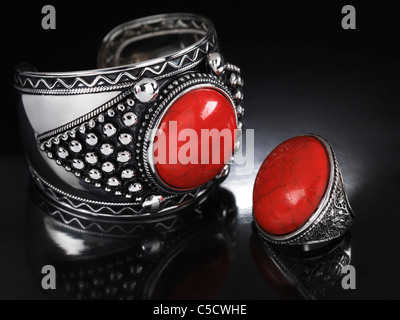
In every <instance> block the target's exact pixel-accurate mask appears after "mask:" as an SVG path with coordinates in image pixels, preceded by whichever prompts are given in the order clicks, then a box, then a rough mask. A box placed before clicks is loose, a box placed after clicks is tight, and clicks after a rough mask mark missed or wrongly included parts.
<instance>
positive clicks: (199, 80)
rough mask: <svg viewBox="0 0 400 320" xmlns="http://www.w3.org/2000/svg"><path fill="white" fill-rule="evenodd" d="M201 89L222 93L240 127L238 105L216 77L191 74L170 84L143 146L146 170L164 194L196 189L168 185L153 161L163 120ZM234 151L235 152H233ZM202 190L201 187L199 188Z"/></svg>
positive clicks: (155, 113) (155, 112) (147, 131)
mask: <svg viewBox="0 0 400 320" xmlns="http://www.w3.org/2000/svg"><path fill="white" fill-rule="evenodd" d="M200 88H210V89H213V90H216V91H217V92H219V93H221V94H222V95H223V96H224V97H225V98H226V99H227V100H228V101H229V102H230V104H231V106H232V108H233V111H234V114H235V120H236V126H237V125H238V118H237V114H236V104H235V102H234V100H233V97H232V94H231V93H230V91H229V89H228V88H227V87H226V86H225V85H224V84H223V83H222V82H221V81H220V80H218V78H216V77H215V76H212V75H209V74H196V73H191V74H188V75H186V76H183V77H181V78H179V79H178V80H176V81H174V82H173V83H172V84H170V85H169V86H168V87H167V88H166V89H165V90H164V91H163V96H162V97H164V98H162V101H161V102H160V103H159V104H158V105H155V106H154V107H155V108H156V110H155V111H154V113H153V116H152V118H151V119H150V121H149V123H150V124H149V127H148V128H147V130H146V133H145V136H144V141H145V143H144V144H143V159H144V161H143V162H144V168H145V170H146V173H147V175H148V176H149V177H151V178H152V182H153V183H154V184H155V185H157V186H159V187H160V188H161V190H163V191H164V192H172V193H181V192H186V191H190V190H195V189H197V188H194V189H177V188H174V187H172V186H169V185H167V184H166V183H165V182H164V181H163V180H162V179H161V178H160V177H159V175H158V174H157V171H156V169H155V167H154V161H153V159H152V158H153V156H152V155H153V153H154V150H153V145H154V143H153V141H154V139H155V136H156V130H157V128H158V127H159V125H160V123H161V121H162V119H163V118H164V116H165V115H166V113H167V112H168V110H169V109H170V108H171V106H172V105H173V104H174V103H175V102H176V101H177V100H178V99H179V98H181V97H182V96H183V95H185V94H186V93H188V92H191V91H193V90H196V89H200ZM232 151H233V150H232ZM199 188H201V187H199Z"/></svg>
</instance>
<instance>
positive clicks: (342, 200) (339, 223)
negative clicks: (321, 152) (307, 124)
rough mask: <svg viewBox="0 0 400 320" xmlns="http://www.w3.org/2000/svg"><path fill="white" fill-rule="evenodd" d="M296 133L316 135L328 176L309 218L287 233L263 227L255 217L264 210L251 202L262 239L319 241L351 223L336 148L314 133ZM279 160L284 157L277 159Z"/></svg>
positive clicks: (334, 235) (300, 242)
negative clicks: (324, 153)
mask: <svg viewBox="0 0 400 320" xmlns="http://www.w3.org/2000/svg"><path fill="white" fill-rule="evenodd" d="M299 137H311V138H312V139H316V140H317V141H319V142H320V143H321V144H322V146H323V147H324V149H325V151H326V153H327V159H328V160H327V161H328V163H329V176H328V181H327V184H326V187H325V191H324V192H323V194H322V196H321V199H320V201H319V203H318V204H317V206H316V209H315V210H314V211H313V212H311V213H309V215H308V218H307V219H306V220H305V221H304V223H302V224H301V225H300V226H299V227H297V228H295V229H291V230H290V231H289V232H286V233H284V232H282V233H280V234H277V233H272V232H268V231H266V230H265V228H263V227H262V226H261V225H260V223H259V222H258V221H257V216H258V218H259V219H260V215H263V214H264V212H261V211H263V209H259V208H255V207H254V206H253V219H254V225H255V226H256V228H257V230H258V231H259V233H260V235H261V236H262V237H263V238H264V239H265V240H267V241H269V242H272V243H277V244H288V245H314V244H322V243H324V242H327V241H330V240H333V239H335V238H338V237H340V236H342V235H343V234H344V233H345V232H346V231H347V230H348V229H349V228H350V226H351V225H352V223H353V220H354V218H355V215H354V212H353V210H352V208H351V206H350V203H349V200H348V198H347V195H346V193H345V189H344V184H343V178H342V173H341V171H340V168H339V165H338V162H337V159H336V156H335V152H334V150H333V147H332V146H331V144H330V143H329V142H328V141H327V140H326V139H324V138H322V137H321V136H318V135H315V134H308V135H303V136H299ZM295 138H298V137H295ZM295 138H292V139H289V140H287V141H285V142H283V143H282V144H281V145H280V146H278V147H277V148H276V149H274V150H273V151H272V152H271V153H270V155H271V154H274V152H275V150H277V149H278V148H280V147H282V148H286V147H285V146H283V145H284V144H285V143H286V142H288V141H290V140H293V139H295ZM290 152H292V151H290ZM291 155H293V156H295V154H293V153H291ZM267 161H268V158H267V159H266V161H265V162H264V164H265V163H266V162H267ZM278 161H283V160H281V159H279V160H278ZM278 165H279V164H278ZM262 167H263V166H262ZM260 172H261V169H260V171H259V174H260ZM281 172H285V174H286V173H287V172H288V170H284V171H281ZM276 178H277V180H276V181H278V180H279V177H276ZM258 180H259V178H258V177H257V178H256V183H255V187H254V188H255V189H256V188H258V187H257V183H258ZM278 188H280V187H278ZM267 192H268V191H267ZM302 196H303V195H302ZM254 203H256V199H254V201H253V205H254ZM274 205H275V204H273V203H269V204H267V206H271V208H272V210H274V209H273V206H274ZM255 211H259V212H255ZM270 212H271V211H270ZM290 223H291V222H290ZM282 226H283V227H287V226H285V222H283V223H282Z"/></svg>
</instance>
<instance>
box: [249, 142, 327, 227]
mask: <svg viewBox="0 0 400 320" xmlns="http://www.w3.org/2000/svg"><path fill="white" fill-rule="evenodd" d="M329 178H330V160H329V154H328V151H327V149H326V148H325V146H324V145H323V143H322V142H321V141H320V140H319V139H317V138H316V137H313V136H299V137H295V138H292V139H289V140H287V141H285V142H283V143H281V144H280V145H279V146H277V147H276V148H275V149H274V150H273V151H272V152H271V153H270V154H269V155H268V157H267V158H266V159H265V161H264V162H263V164H262V165H261V168H260V170H259V171H258V174H257V177H256V181H255V184H254V190H253V211H254V217H255V219H256V221H257V222H258V224H259V225H260V227H261V228H262V229H263V230H265V231H266V232H267V233H270V234H273V235H283V234H287V233H291V232H293V231H295V230H296V229H298V228H299V227H301V226H302V225H304V224H305V223H306V222H307V220H308V219H309V218H310V217H311V216H312V215H313V213H314V212H315V211H316V210H317V208H318V206H319V204H320V202H321V199H322V198H323V196H324V194H325V191H326V189H327V186H328V183H329Z"/></svg>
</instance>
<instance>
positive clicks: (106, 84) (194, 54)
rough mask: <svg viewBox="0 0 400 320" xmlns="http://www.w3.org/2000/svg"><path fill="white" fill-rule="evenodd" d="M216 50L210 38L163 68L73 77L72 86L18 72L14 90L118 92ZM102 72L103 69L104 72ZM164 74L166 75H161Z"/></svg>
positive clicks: (62, 79) (186, 66) (176, 70)
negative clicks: (142, 78)
mask: <svg viewBox="0 0 400 320" xmlns="http://www.w3.org/2000/svg"><path fill="white" fill-rule="evenodd" d="M215 46H216V38H215V37H214V36H213V37H212V38H211V39H210V41H205V43H203V44H201V45H200V46H199V47H197V48H195V49H193V50H192V51H191V52H187V53H185V54H183V56H181V57H175V58H174V59H175V60H176V59H179V61H177V62H174V61H172V60H170V61H165V62H163V63H162V64H160V63H157V64H154V65H152V66H146V67H134V66H133V67H132V68H131V69H128V70H125V71H121V70H117V71H115V72H112V73H109V74H105V73H104V74H100V75H98V76H96V77H95V78H94V79H92V80H89V78H93V76H86V77H85V76H80V77H73V80H72V82H71V77H68V76H64V77H57V78H55V77H50V76H49V77H47V78H46V77H43V76H39V75H27V74H24V73H23V72H21V73H17V74H16V75H15V79H14V86H15V88H16V89H17V90H19V91H21V92H27V93H30V94H52V95H53V94H57V95H62V94H82V93H95V92H102V91H110V90H119V89H123V88H126V87H129V86H131V85H132V84H133V82H135V81H137V80H138V79H140V78H141V77H142V76H143V75H145V73H146V72H149V73H151V74H152V76H153V77H154V79H155V80H160V79H164V78H167V77H170V76H173V75H175V74H177V73H180V72H184V71H187V70H188V69H191V68H194V67H195V66H196V65H198V64H199V63H201V61H203V59H204V57H205V56H206V55H207V54H208V53H209V51H210V48H215ZM167 69H168V70H167ZM105 70H106V69H103V72H104V71H105ZM100 71H101V69H100V70H98V72H100ZM164 72H166V73H165V74H163V73H164ZM67 79H68V80H69V81H68V80H67ZM68 82H69V84H68Z"/></svg>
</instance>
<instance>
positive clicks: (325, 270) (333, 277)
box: [251, 233, 351, 300]
mask: <svg viewBox="0 0 400 320" xmlns="http://www.w3.org/2000/svg"><path fill="white" fill-rule="evenodd" d="M251 251H252V254H253V258H254V261H255V263H256V265H257V267H258V269H259V271H260V272H261V273H262V275H263V277H264V278H265V280H266V281H267V282H268V284H269V285H270V286H271V287H272V288H273V289H275V290H276V291H277V292H278V293H279V294H280V295H282V296H283V297H284V298H289V299H298V298H302V299H312V300H314V299H329V298H331V297H332V296H333V295H334V294H335V291H336V289H337V287H338V285H339V283H340V280H341V279H342V276H343V275H342V269H343V267H345V266H347V265H349V264H350V263H351V237H350V234H349V233H346V234H345V235H344V236H343V237H340V238H338V239H337V240H336V241H332V242H330V243H329V244H326V245H325V246H322V247H320V248H318V249H315V250H310V251H302V250H298V248H294V247H292V246H280V245H276V244H271V243H270V242H268V241H264V239H263V238H260V237H259V236H258V235H256V234H253V236H252V238H251Z"/></svg>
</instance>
